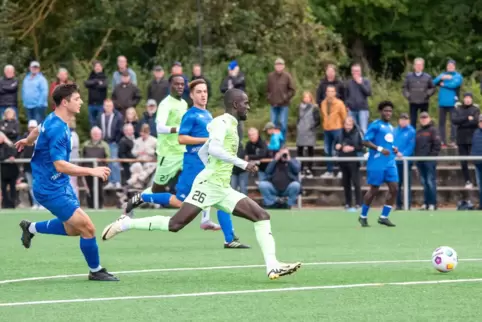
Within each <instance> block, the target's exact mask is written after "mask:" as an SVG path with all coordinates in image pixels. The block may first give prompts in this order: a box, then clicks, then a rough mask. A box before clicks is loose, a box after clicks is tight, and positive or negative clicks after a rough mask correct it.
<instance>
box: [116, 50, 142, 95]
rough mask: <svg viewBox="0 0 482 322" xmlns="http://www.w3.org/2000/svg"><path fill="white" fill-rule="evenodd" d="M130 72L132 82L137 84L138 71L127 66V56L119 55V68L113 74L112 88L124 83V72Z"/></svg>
mask: <svg viewBox="0 0 482 322" xmlns="http://www.w3.org/2000/svg"><path fill="white" fill-rule="evenodd" d="M125 73H128V74H129V77H130V80H131V82H132V84H134V85H137V75H136V72H135V71H133V70H132V69H130V68H129V67H128V66H127V58H126V57H125V56H119V57H117V70H116V71H115V72H114V74H113V75H112V90H114V88H116V86H117V85H119V84H120V83H122V74H125Z"/></svg>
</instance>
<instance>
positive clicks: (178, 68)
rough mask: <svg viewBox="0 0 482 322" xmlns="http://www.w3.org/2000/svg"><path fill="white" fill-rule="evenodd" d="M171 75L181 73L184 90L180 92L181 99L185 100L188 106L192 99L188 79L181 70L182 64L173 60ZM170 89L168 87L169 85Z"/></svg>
mask: <svg viewBox="0 0 482 322" xmlns="http://www.w3.org/2000/svg"><path fill="white" fill-rule="evenodd" d="M172 75H181V76H182V78H184V92H183V93H182V99H183V100H185V101H186V102H187V104H188V106H191V105H192V99H191V96H190V94H189V80H188V78H187V76H186V75H184V72H183V70H182V64H181V63H180V62H178V61H177V62H174V64H172V66H171V76H172ZM169 90H170V87H169Z"/></svg>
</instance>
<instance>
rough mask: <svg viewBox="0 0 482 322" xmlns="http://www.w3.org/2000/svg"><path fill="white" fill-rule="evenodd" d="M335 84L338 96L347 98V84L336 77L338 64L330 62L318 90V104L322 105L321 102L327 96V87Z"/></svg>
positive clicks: (342, 98)
mask: <svg viewBox="0 0 482 322" xmlns="http://www.w3.org/2000/svg"><path fill="white" fill-rule="evenodd" d="M328 86H335V88H336V97H337V98H339V99H341V100H342V101H344V100H345V86H344V85H343V82H342V81H341V80H339V79H338V78H337V77H336V66H335V65H333V64H329V65H328V66H326V69H325V78H323V79H322V80H320V84H319V85H318V89H317V90H316V104H317V105H318V106H320V104H321V102H323V100H324V99H325V98H326V87H328Z"/></svg>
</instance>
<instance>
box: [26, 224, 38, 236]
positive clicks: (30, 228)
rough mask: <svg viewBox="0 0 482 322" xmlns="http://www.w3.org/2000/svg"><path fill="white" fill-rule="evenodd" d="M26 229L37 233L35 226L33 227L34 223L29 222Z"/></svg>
mask: <svg viewBox="0 0 482 322" xmlns="http://www.w3.org/2000/svg"><path fill="white" fill-rule="evenodd" d="M28 231H29V232H30V233H31V234H36V233H37V228H36V227H35V223H34V222H33V223H31V224H30V226H28Z"/></svg>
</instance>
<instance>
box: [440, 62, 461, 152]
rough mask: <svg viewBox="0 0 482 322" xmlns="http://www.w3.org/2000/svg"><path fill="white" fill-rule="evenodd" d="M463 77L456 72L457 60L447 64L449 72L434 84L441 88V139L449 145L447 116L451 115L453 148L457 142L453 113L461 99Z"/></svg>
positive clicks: (444, 73)
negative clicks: (446, 128)
mask: <svg viewBox="0 0 482 322" xmlns="http://www.w3.org/2000/svg"><path fill="white" fill-rule="evenodd" d="M462 82H463V77H462V75H460V74H459V73H458V72H457V71H455V60H449V61H448V63H447V71H446V72H443V73H442V74H440V75H438V76H437V78H435V79H434V80H433V83H434V84H435V85H437V86H440V91H439V93H438V105H439V109H438V112H439V115H438V120H439V132H440V138H441V140H442V145H443V146H446V145H447V135H446V130H445V127H446V123H447V114H449V117H450V121H449V125H450V140H451V143H450V145H451V146H454V142H455V126H454V125H453V123H452V117H453V112H454V108H455V103H456V102H457V101H458V99H459V91H460V86H462Z"/></svg>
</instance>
